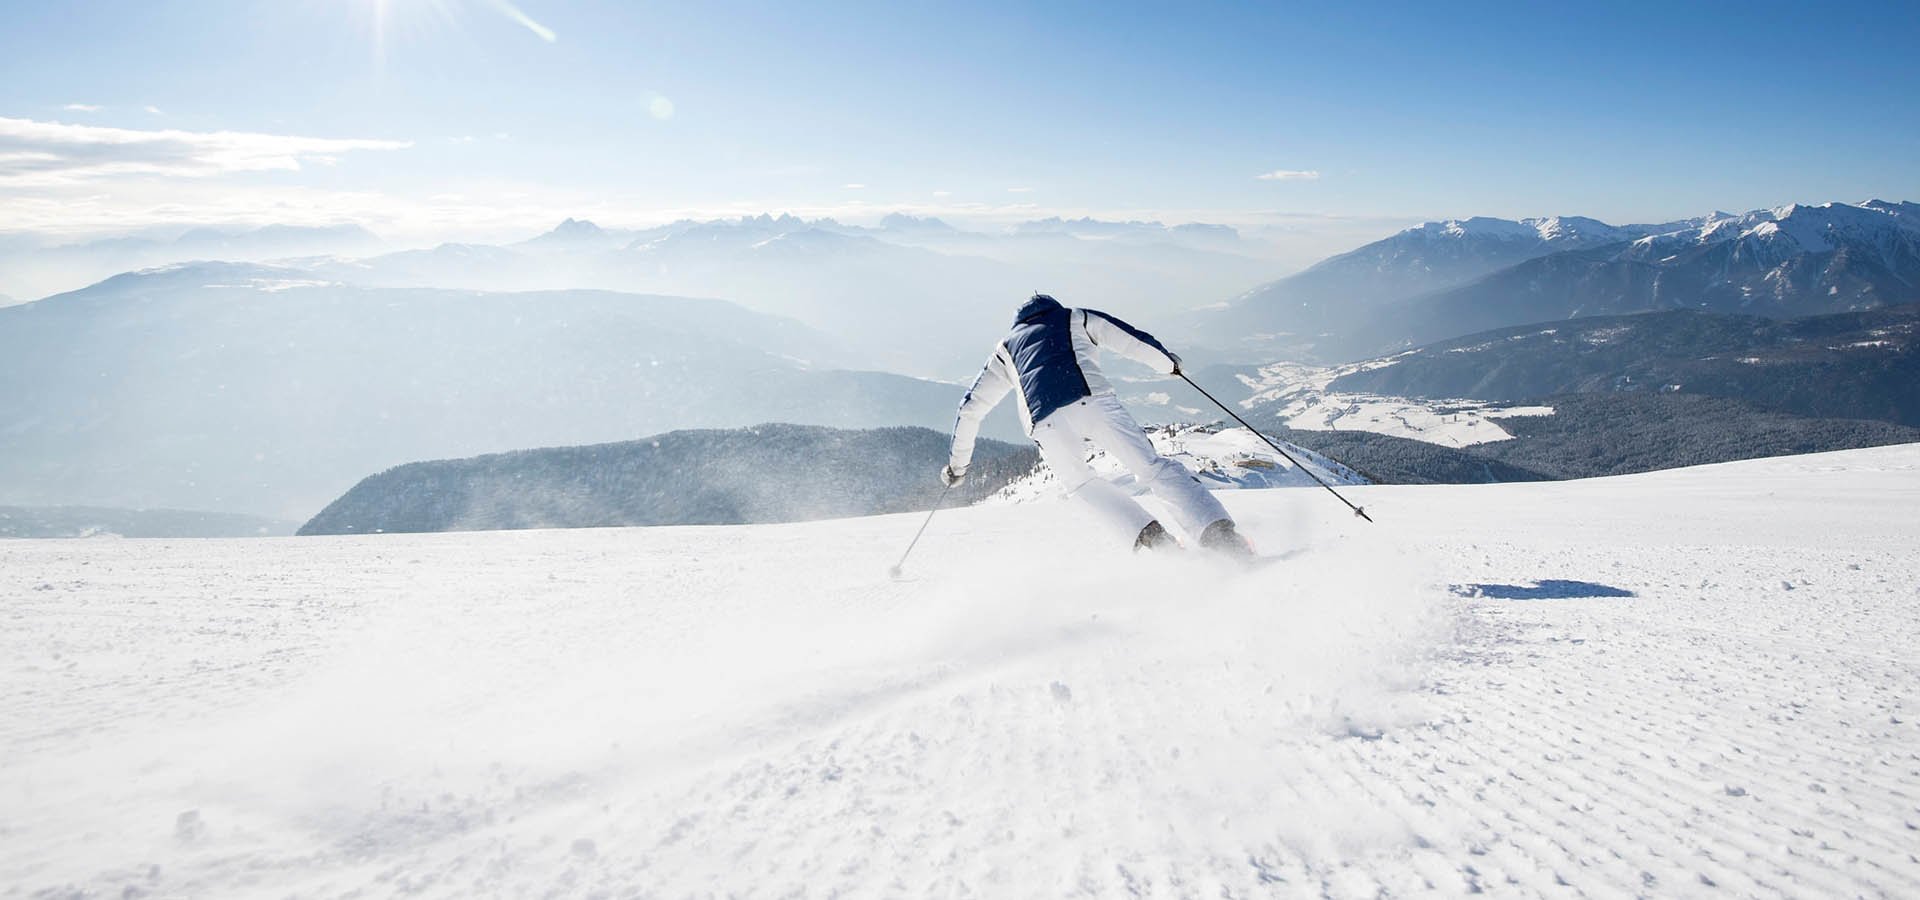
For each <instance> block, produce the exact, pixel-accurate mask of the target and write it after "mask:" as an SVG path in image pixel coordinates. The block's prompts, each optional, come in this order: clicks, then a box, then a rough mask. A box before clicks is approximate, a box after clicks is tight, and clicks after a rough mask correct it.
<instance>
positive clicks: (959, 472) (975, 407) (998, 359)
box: [940, 347, 1013, 486]
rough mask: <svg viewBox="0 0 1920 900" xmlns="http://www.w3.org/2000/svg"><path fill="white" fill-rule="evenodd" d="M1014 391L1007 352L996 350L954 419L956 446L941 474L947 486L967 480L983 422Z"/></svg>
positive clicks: (954, 444)
mask: <svg viewBox="0 0 1920 900" xmlns="http://www.w3.org/2000/svg"><path fill="white" fill-rule="evenodd" d="M1011 390H1013V372H1012V371H1010V369H1009V368H1008V366H1007V361H1006V351H1005V350H1002V349H1000V348H997V347H996V348H994V351H993V355H992V356H991V357H988V358H987V364H986V365H985V366H983V367H982V368H981V369H980V376H979V377H978V378H975V379H974V380H973V387H971V388H968V389H967V396H966V397H965V398H963V399H961V401H960V413H959V415H957V416H955V417H954V420H953V447H952V449H951V450H949V451H948V453H947V467H946V469H944V470H942V472H941V473H940V475H941V478H943V479H945V480H946V482H947V484H948V485H950V486H951V485H953V484H957V483H959V481H960V479H962V478H964V477H966V474H967V466H969V465H971V464H972V463H973V441H974V439H975V438H977V437H979V436H980V420H981V419H984V418H986V417H987V413H990V412H992V411H993V408H994V407H995V406H997V405H999V403H1000V399H1001V398H1002V397H1005V396H1006V395H1007V392H1008V391H1011Z"/></svg>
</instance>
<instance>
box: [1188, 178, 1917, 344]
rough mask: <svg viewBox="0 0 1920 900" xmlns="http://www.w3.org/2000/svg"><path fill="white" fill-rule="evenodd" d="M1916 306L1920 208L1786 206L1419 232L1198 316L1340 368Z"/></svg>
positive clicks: (1209, 327) (1229, 339) (1445, 225)
mask: <svg viewBox="0 0 1920 900" xmlns="http://www.w3.org/2000/svg"><path fill="white" fill-rule="evenodd" d="M1916 301H1920V205H1916V204H1913V203H1888V202H1884V201H1878V200H1875V201H1869V202H1867V203H1863V204H1859V205H1850V204H1845V203H1827V204H1822V205H1819V206H1802V205H1791V206H1785V207H1780V208H1778V209H1768V210H1757V211H1755V212H1751V213H1747V214H1745V215H1737V216H1736V215H1731V214H1727V213H1714V214H1711V215H1708V216H1703V217H1700V218H1697V219H1688V220H1684V221H1680V222H1669V223H1664V224H1659V225H1627V226H1611V225H1607V224H1605V223H1602V222H1598V221H1595V220H1592V219H1579V218H1569V217H1561V218H1552V219H1527V220H1522V221H1518V222H1513V221H1506V220H1500V219H1484V218H1480V219H1467V220H1460V221H1448V222H1438V223H1428V224H1426V225H1422V226H1420V227H1417V228H1412V229H1408V230H1406V231H1403V232H1401V233H1399V234H1397V235H1394V236H1392V237H1389V238H1387V239H1385V240H1382V241H1377V242H1375V243H1373V244H1369V245H1367V246H1365V247H1361V248H1359V249H1358V250H1354V251H1352V252H1349V253H1345V254H1342V255H1340V256H1336V257H1333V258H1331V259H1328V260H1325V261H1323V262H1321V263H1319V264H1316V265H1315V266H1313V267H1312V268H1310V269H1308V270H1307V271H1305V272H1302V273H1300V274H1298V275H1294V276H1291V277H1289V278H1285V279H1281V280H1280V281H1277V282H1273V283H1271V284H1267V285H1263V286H1261V287H1259V288H1256V289H1254V290H1253V291H1249V292H1247V293H1246V294H1243V295H1241V296H1239V297H1237V298H1235V299H1234V300H1232V301H1230V302H1229V303H1227V304H1225V305H1223V306H1221V307H1219V308H1215V309H1212V310H1207V311H1204V312H1202V313H1201V314H1199V316H1198V319H1197V320H1196V326H1195V327H1196V330H1197V333H1198V335H1199V337H1200V339H1201V340H1205V341H1208V342H1210V343H1212V344H1214V345H1216V346H1222V347H1230V348H1233V352H1234V353H1236V354H1239V355H1241V356H1242V357H1243V358H1251V359H1309V360H1318V361H1340V360H1346V359H1355V358H1362V357H1365V356H1369V355H1374V354H1379V353H1385V352H1390V351H1393V350H1396V349H1401V348H1405V347H1411V346H1418V345H1421V344H1425V343H1429V342H1432V341H1436V340H1444V339H1446V338H1451V337H1455V336H1458V335H1461V334H1468V333H1473V332H1477V331H1483V330H1487V329H1491V328H1499V327H1505V326H1511V325H1523V324H1531V323H1536V322H1553V321H1560V320H1564V319H1570V318H1577V317H1582V316H1595V315H1617V314H1624V313H1636V312H1655V311H1662V310H1674V309H1694V310H1706V311H1712V312H1731V313H1749V314H1756V315H1764V316H1771V317H1792V316H1803V315H1812V314H1817V313H1828V312H1844V311H1849V310H1862V309H1874V308H1879V307H1883V306H1892V305H1899V304H1903V303H1912V302H1916Z"/></svg>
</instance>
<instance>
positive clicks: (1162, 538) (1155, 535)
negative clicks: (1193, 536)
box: [1133, 519, 1180, 553]
mask: <svg viewBox="0 0 1920 900" xmlns="http://www.w3.org/2000/svg"><path fill="white" fill-rule="evenodd" d="M1179 546H1180V542H1179V541H1176V540H1174V539H1173V535H1171V534H1168V533H1167V530H1166V529H1165V528H1162V527H1161V526H1160V520H1158V519H1155V520H1153V521H1151V522H1148V523H1147V527H1145V528H1142V529H1140V536H1139V537H1137V538H1134V539H1133V552H1135V553H1139V552H1140V551H1142V550H1172V549H1175V548H1177V547H1179Z"/></svg>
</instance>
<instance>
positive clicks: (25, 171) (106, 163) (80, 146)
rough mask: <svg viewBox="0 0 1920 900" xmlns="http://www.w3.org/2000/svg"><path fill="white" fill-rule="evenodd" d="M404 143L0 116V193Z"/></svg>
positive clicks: (201, 172)
mask: <svg viewBox="0 0 1920 900" xmlns="http://www.w3.org/2000/svg"><path fill="white" fill-rule="evenodd" d="M409 146H412V142H410V141H387V140H365V139H339V138H312V137H298V136H294V135H278V134H254V133H250V132H242V131H213V132H195V131H173V130H164V131H140V130H136V129H131V128H106V127H101V126H96V125H67V124H63V123H60V122H40V121H35V120H33V119H10V118H5V117H0V187H5V186H27V187H31V186H47V185H59V184H78V183H85V182H91V181H100V180H103V179H108V178H114V177H118V176H127V175H147V176H156V175H157V176H169V177H179V178H204V177H207V176H213V175H223V174H227V173H231V172H265V171H297V170H299V169H300V167H301V164H302V163H303V162H304V163H321V164H327V163H331V162H334V161H335V160H336V159H337V158H338V157H339V156H340V155H341V154H343V153H350V152H353V151H356V150H399V149H403V148H406V147H409Z"/></svg>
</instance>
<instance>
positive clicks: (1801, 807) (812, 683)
mask: <svg viewBox="0 0 1920 900" xmlns="http://www.w3.org/2000/svg"><path fill="white" fill-rule="evenodd" d="M1344 490H1347V491H1349V492H1350V496H1353V497H1355V498H1356V499H1357V500H1358V501H1360V502H1363V503H1364V504H1366V505H1367V507H1368V510H1369V512H1371V513H1372V514H1373V515H1374V517H1375V518H1376V519H1377V520H1378V521H1379V524H1378V525H1368V524H1367V523H1365V522H1362V521H1359V520H1357V519H1354V518H1352V517H1351V516H1350V515H1349V514H1348V513H1347V512H1346V510H1345V509H1344V508H1343V507H1341V506H1340V505H1339V504H1338V503H1336V502H1335V501H1334V500H1333V499H1332V498H1331V497H1328V496H1326V494H1325V492H1323V491H1321V490H1319V489H1317V488H1313V489H1304V490H1271V491H1232V492H1228V493H1226V494H1223V498H1224V500H1225V502H1226V503H1227V505H1228V507H1229V508H1230V509H1231V510H1233V511H1234V513H1235V514H1236V515H1237V516H1239V517H1241V520H1242V523H1243V527H1244V529H1245V531H1246V532H1247V533H1248V534H1249V535H1250V536H1252V538H1253V539H1254V541H1255V543H1256V544H1257V545H1259V547H1260V548H1261V550H1262V551H1263V552H1265V553H1268V554H1269V555H1272V556H1275V557H1279V558H1278V559H1277V560H1276V561H1274V562H1272V563H1271V564H1269V565H1266V566H1264V567H1262V568H1259V569H1256V570H1253V571H1242V572H1235V571H1229V570H1225V569H1222V568H1220V567H1218V566H1216V565H1211V564H1208V563H1207V562H1206V561H1204V560H1198V559H1195V558H1193V557H1190V556H1189V557H1156V558H1135V557H1132V556H1130V555H1129V554H1128V553H1126V552H1124V550H1121V549H1116V547H1117V546H1118V545H1117V543H1116V542H1115V541H1114V539H1113V537H1112V536H1110V535H1106V534H1101V533H1098V532H1095V531H1091V530H1089V529H1086V528H1084V527H1082V526H1083V524H1084V523H1085V522H1086V521H1087V520H1086V519H1083V518H1082V517H1081V515H1080V511H1079V510H1077V509H1076V508H1075V507H1073V506H1071V505H1069V504H1066V503H1062V502H1043V503H1034V504H1002V505H992V506H983V507H978V508H973V509H966V510H956V511H949V512H943V513H941V514H939V516H938V517H936V518H935V519H934V521H933V524H932V527H931V528H930V529H929V530H928V532H927V535H926V538H925V539H924V540H923V541H922V543H921V545H920V547H919V549H918V550H917V551H916V552H915V556H914V558H913V559H911V560H910V561H909V562H908V563H907V576H906V580H903V581H898V582H896V581H891V580H889V579H887V577H886V574H885V573H886V571H887V567H888V566H889V565H890V564H892V563H893V562H894V559H895V557H896V556H897V554H898V553H899V552H900V550H901V549H902V548H903V546H904V545H905V543H906V541H907V539H908V538H909V537H910V536H911V535H912V533H913V530H914V529H915V528H916V527H918V525H919V521H920V518H921V517H920V516H919V515H902V516H887V517H877V518H870V519H857V520H842V521H831V522H816V523H807V524H799V525H777V526H754V527H724V528H657V529H607V530H582V531H545V532H508V533H469V534H444V535H409V536H371V537H350V538H305V539H299V538H266V539H250V540H206V541H134V540H94V541H4V542H0V603H4V607H0V608H3V609H4V612H5V616H6V619H5V622H6V627H5V630H4V631H0V669H3V671H4V673H5V677H4V680H0V896H5V897H14V896H19V897H40V896H53V897H65V896H98V897H123V896H124V897H137V896H169V897H281V896H300V897H337V896H361V897H382V896H391V895H398V894H417V895H423V896H436V897H472V896H496V895H499V896H610V897H624V896H662V897H679V896H716V895H720V896H766V897H795V896H822V897H823V896H980V897H1025V896H1034V897H1058V896H1066V895H1089V896H1124V895H1128V894H1140V895H1146V896H1156V897H1209V898H1212V897H1260V896H1296V895H1330V896H1341V897H1347V896H1351V897H1371V896H1378V895H1382V894H1388V895H1408V894H1415V895H1417V894H1423V893H1436V894H1442V895H1455V894H1463V893H1467V892H1470V891H1474V890H1482V891H1487V892H1491V893H1495V894H1513V895H1552V896H1625V895H1633V894H1639V895H1647V896H1662V897H1674V896H1703V897H1719V896H1740V897H1745V896H1768V897H1810V896H1848V897H1851V896H1889V897H1898V896H1916V895H1920V859H1917V858H1916V854H1920V830H1916V829H1920V702H1917V701H1916V692H1920V651H1916V647H1920V586H1917V585H1920V577H1917V576H1916V572H1920V445H1910V446H1903V447H1890V448H1880V449H1874V450H1860V451H1849V452H1844V453H1834V454H1825V455H1819V456H1805V457H1792V458H1782V459H1774V460H1764V461H1754V462H1745V463H1733V464H1726V465H1719V466H1710V467H1704V468H1698V469H1689V470H1678V471H1670V472H1661V473H1653V474H1647V475H1638V476H1630V477H1623V478H1612V479H1600V480H1592V481H1584V482H1564V483H1545V484H1524V485H1490V486H1434V487H1353V488H1346V489H1344Z"/></svg>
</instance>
